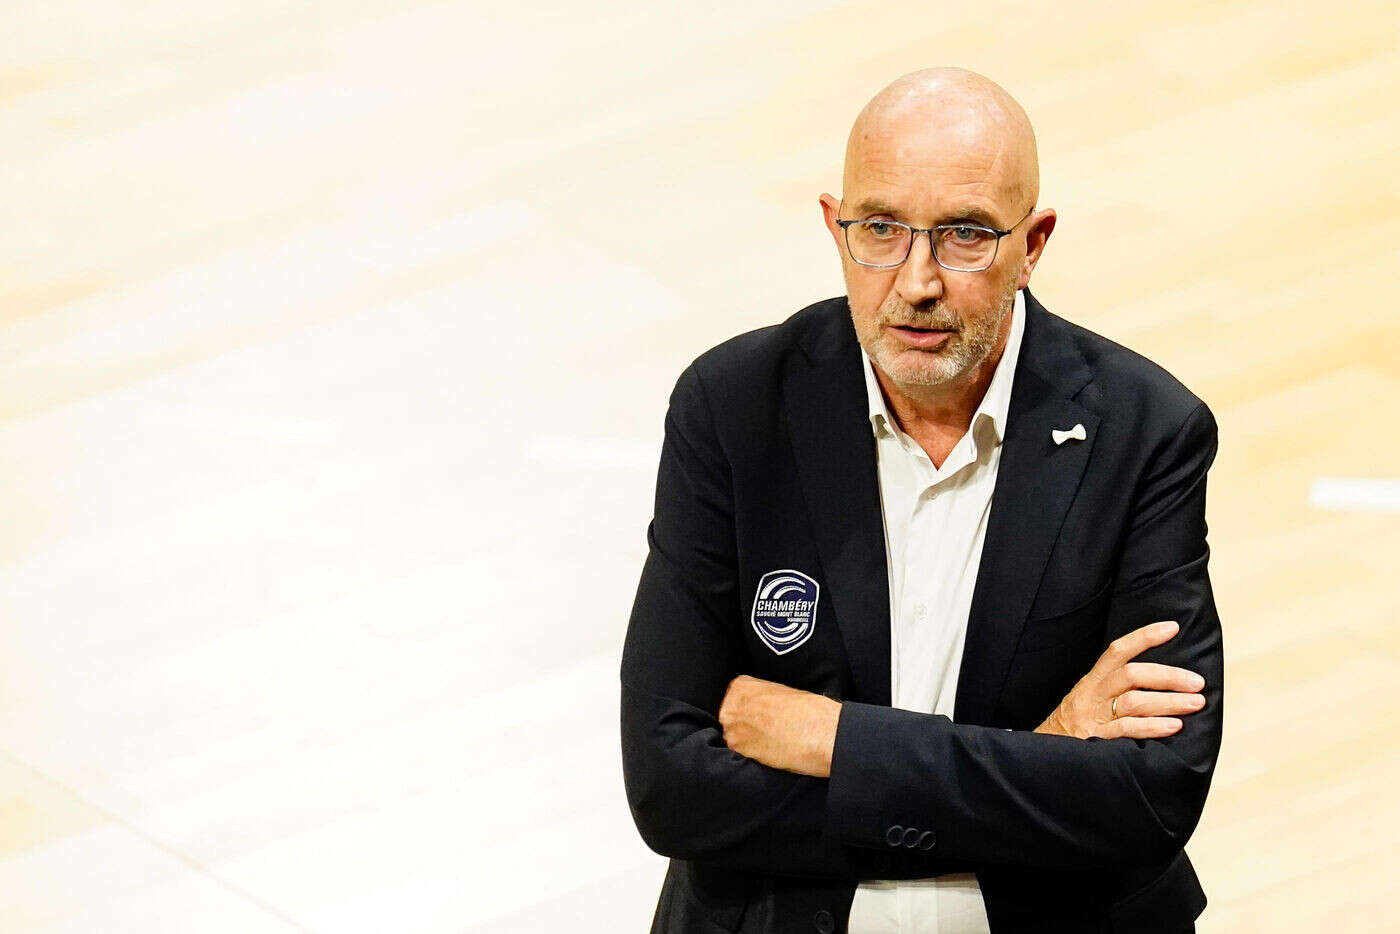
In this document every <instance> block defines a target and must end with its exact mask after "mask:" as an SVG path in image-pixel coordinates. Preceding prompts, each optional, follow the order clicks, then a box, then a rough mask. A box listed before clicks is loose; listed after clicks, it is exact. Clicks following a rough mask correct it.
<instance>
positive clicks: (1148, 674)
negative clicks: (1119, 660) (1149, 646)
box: [1100, 662, 1206, 697]
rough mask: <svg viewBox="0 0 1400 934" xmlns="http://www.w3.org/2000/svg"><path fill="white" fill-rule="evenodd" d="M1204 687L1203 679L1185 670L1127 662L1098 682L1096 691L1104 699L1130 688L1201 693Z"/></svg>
mask: <svg viewBox="0 0 1400 934" xmlns="http://www.w3.org/2000/svg"><path fill="white" fill-rule="evenodd" d="M1205 684H1206V682H1205V679H1204V678H1202V677H1201V676H1200V675H1198V674H1196V673H1195V672H1194V671H1191V670H1189V669H1186V668H1177V667H1175V666H1172V665H1159V664H1157V663H1156V662H1129V663H1128V664H1126V665H1124V666H1123V667H1122V668H1119V669H1117V670H1116V671H1112V672H1109V673H1108V675H1107V676H1105V677H1104V679H1103V680H1102V681H1101V682H1100V690H1102V691H1103V692H1104V693H1105V696H1107V697H1116V696H1117V695H1119V694H1126V693H1127V692H1128V691H1131V690H1133V689H1134V688H1147V689H1149V690H1153V691H1180V692H1182V693H1188V694H1189V693H1192V692H1195V691H1199V690H1201V688H1203V687H1205Z"/></svg>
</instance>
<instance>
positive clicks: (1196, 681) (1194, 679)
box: [1186, 674, 1206, 690]
mask: <svg viewBox="0 0 1400 934" xmlns="http://www.w3.org/2000/svg"><path fill="white" fill-rule="evenodd" d="M1186 680H1187V682H1188V683H1189V684H1190V685H1191V687H1193V688H1195V689H1197V690H1199V689H1200V688H1203V687H1205V686H1206V679H1205V678H1202V677H1201V676H1200V675H1196V674H1193V675H1192V676H1191V677H1189V678H1187V679H1186Z"/></svg>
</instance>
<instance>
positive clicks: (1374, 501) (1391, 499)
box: [1308, 477, 1400, 512]
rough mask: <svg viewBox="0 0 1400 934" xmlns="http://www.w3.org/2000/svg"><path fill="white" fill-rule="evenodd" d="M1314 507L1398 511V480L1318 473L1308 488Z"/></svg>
mask: <svg viewBox="0 0 1400 934" xmlns="http://www.w3.org/2000/svg"><path fill="white" fill-rule="evenodd" d="M1308 505H1309V506H1312V507H1313V508H1315V509H1364V510H1368V511H1370V512H1400V480H1385V479H1380V478H1372V477H1318V478H1317V479H1316V480H1314V481H1313V485H1312V489H1311V490H1309V491H1308Z"/></svg>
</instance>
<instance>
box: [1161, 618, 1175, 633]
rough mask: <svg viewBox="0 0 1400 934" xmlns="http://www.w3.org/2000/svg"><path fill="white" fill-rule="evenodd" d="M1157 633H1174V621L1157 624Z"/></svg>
mask: <svg viewBox="0 0 1400 934" xmlns="http://www.w3.org/2000/svg"><path fill="white" fill-rule="evenodd" d="M1157 631H1158V632H1175V631H1176V620H1173V619H1169V620H1164V621H1163V622H1160V623H1158V624H1157Z"/></svg>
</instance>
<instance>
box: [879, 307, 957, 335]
mask: <svg viewBox="0 0 1400 934" xmlns="http://www.w3.org/2000/svg"><path fill="white" fill-rule="evenodd" d="M885 324H887V325H894V326H898V327H907V328H931V329H935V330H939V331H957V330H961V328H962V322H961V321H960V320H958V318H956V317H940V316H937V315H919V314H918V313H917V312H915V311H914V310H913V309H912V308H911V309H910V310H909V311H908V312H906V313H904V314H898V315H886V316H885Z"/></svg>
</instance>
